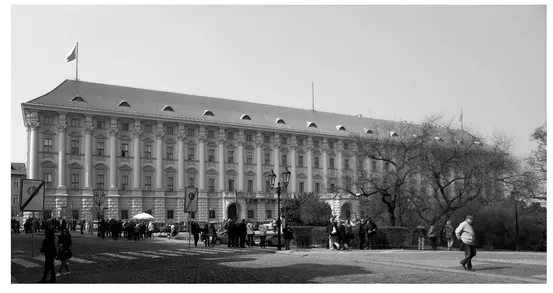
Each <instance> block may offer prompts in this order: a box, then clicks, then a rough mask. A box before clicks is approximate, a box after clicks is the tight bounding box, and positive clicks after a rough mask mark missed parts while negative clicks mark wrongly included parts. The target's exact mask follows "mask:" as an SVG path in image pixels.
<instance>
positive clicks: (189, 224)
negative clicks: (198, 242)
mask: <svg viewBox="0 0 553 293" xmlns="http://www.w3.org/2000/svg"><path fill="white" fill-rule="evenodd" d="M190 226H191V223H190V213H188V248H190V232H191V231H190Z"/></svg>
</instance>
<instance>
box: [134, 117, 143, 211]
mask: <svg viewBox="0 0 553 293" xmlns="http://www.w3.org/2000/svg"><path fill="white" fill-rule="evenodd" d="M132 134H133V168H132V169H133V170H132V173H133V180H132V181H133V182H132V186H133V196H142V187H141V183H140V182H141V180H140V173H141V168H140V135H141V134H142V127H141V125H140V120H135V121H134V127H133V130H132ZM140 204H141V206H140V209H142V200H140Z"/></svg>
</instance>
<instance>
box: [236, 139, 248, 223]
mask: <svg viewBox="0 0 553 293" xmlns="http://www.w3.org/2000/svg"><path fill="white" fill-rule="evenodd" d="M244 142H246V139H245V135H244V130H241V129H240V130H238V140H237V143H238V191H244V176H245V175H244ZM242 210H245V209H242ZM243 219H245V217H244V218H243Z"/></svg>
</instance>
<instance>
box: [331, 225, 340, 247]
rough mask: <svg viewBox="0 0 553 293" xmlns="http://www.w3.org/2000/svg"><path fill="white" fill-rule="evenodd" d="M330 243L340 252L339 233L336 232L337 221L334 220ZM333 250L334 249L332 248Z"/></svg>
mask: <svg viewBox="0 0 553 293" xmlns="http://www.w3.org/2000/svg"><path fill="white" fill-rule="evenodd" d="M331 236H332V243H333V244H334V246H335V247H336V249H337V250H340V232H339V231H338V220H337V219H334V222H333V223H332V234H331ZM332 248H333V249H334V247H332Z"/></svg>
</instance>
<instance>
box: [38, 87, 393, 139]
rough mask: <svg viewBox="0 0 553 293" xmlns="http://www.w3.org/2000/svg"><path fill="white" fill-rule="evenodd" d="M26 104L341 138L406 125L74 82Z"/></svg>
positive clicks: (288, 108)
mask: <svg viewBox="0 0 553 293" xmlns="http://www.w3.org/2000/svg"><path fill="white" fill-rule="evenodd" d="M76 96H78V97H81V99H82V101H80V99H78V98H77V99H75V97H76ZM125 102H126V103H125ZM27 104H29V105H45V106H53V107H57V108H67V109H75V110H78V109H82V110H90V113H91V114H93V115H95V114H97V113H98V112H101V113H102V114H104V115H117V114H130V115H140V116H144V119H154V120H155V119H156V118H157V119H160V118H169V119H183V120H188V121H198V122H212V123H215V124H217V123H222V124H227V125H228V124H234V125H236V126H237V127H238V126H250V127H252V128H258V127H259V128H264V129H267V128H272V129H282V130H289V131H301V132H308V133H313V134H317V133H319V134H330V135H339V136H347V135H349V134H350V132H352V133H365V132H366V130H367V129H375V126H376V125H378V124H381V123H384V122H386V123H391V124H392V125H398V127H399V124H400V123H401V122H395V121H386V120H380V119H372V118H365V117H358V116H352V115H344V114H336V113H328V112H320V111H312V110H307V109H297V108H291V107H282V106H274V105H267V104H260V103H250V102H243V101H236V100H228V99H221V98H213V97H204V96H196V95H188V94H177V93H171V92H163V91H154V90H148V89H138V88H131V87H124V86H116V85H108V84H100V83H93V82H84V81H75V80H65V81H64V82H62V83H61V84H60V85H59V86H57V87H56V88H55V89H54V90H52V91H51V92H49V93H47V94H45V95H43V96H41V97H38V98H36V99H33V100H31V101H29V102H28V103H27ZM126 104H128V106H126ZM167 106H169V107H167ZM351 107H352V108H355V107H356V105H351ZM168 108H171V109H168ZM164 109H165V111H164ZM171 110H172V111H171ZM209 111H210V112H211V113H212V114H213V116H210V113H209ZM246 116H247V117H246ZM247 118H249V119H247ZM279 119H281V121H279ZM277 121H278V122H279V123H277ZM282 122H284V123H282ZM309 126H311V127H309ZM314 126H316V127H314Z"/></svg>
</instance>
